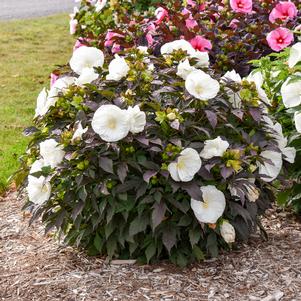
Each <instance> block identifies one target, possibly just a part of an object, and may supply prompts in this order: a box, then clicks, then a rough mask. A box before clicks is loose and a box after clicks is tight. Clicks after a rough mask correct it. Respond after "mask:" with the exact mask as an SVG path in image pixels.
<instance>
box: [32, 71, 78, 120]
mask: <svg viewBox="0 0 301 301" xmlns="http://www.w3.org/2000/svg"><path fill="white" fill-rule="evenodd" d="M75 81H76V78H75V77H72V76H65V77H61V78H59V79H58V80H57V81H56V82H55V83H54V85H53V86H52V87H51V88H50V90H47V89H46V88H44V89H43V90H42V91H41V92H40V94H39V96H38V98H37V106H36V110H35V117H38V116H44V115H45V114H46V113H47V112H48V110H49V109H50V107H52V106H54V105H55V103H56V102H57V100H58V96H59V94H60V93H62V94H64V93H65V92H67V90H68V88H69V87H70V86H71V85H73V84H74V83H75Z"/></svg>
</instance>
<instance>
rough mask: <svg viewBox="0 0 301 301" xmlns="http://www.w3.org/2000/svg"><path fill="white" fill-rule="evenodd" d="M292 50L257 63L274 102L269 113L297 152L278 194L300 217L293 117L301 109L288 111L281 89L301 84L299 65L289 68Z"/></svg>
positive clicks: (299, 139)
mask: <svg viewBox="0 0 301 301" xmlns="http://www.w3.org/2000/svg"><path fill="white" fill-rule="evenodd" d="M289 54H290V49H287V50H286V51H283V52H281V53H279V54H278V53H273V54H271V55H269V56H267V57H263V58H261V59H260V60H257V61H254V62H253V64H254V67H255V68H256V71H258V72H261V73H262V74H263V77H264V84H263V87H264V89H265V91H266V92H267V94H268V95H269V98H270V99H271V102H272V103H271V107H270V108H269V110H270V113H271V114H273V115H274V116H275V118H276V119H277V120H278V121H279V122H280V123H281V125H282V128H283V129H284V131H285V134H286V135H287V136H289V141H290V145H292V146H294V147H295V148H296V150H297V156H296V160H295V163H294V164H293V165H290V166H289V167H288V174H289V178H288V179H287V181H286V182H285V185H284V186H283V187H282V191H281V192H280V193H279V194H278V196H277V199H278V203H279V204H280V205H283V206H287V205H292V206H293V208H294V209H295V210H296V211H297V212H299V213H301V135H300V133H298V132H297V131H296V127H295V122H294V114H295V113H297V112H299V111H300V108H301V107H300V105H298V106H295V107H293V108H286V107H285V105H284V103H283V98H282V94H281V87H282V86H283V84H284V83H285V82H286V80H287V79H288V78H289V77H290V78H292V79H291V82H294V81H300V79H301V77H300V73H299V72H300V70H301V66H300V63H299V64H297V65H296V66H294V67H293V68H290V67H289V66H288V63H287V61H288V58H289Z"/></svg>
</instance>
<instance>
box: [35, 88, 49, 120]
mask: <svg viewBox="0 0 301 301" xmlns="http://www.w3.org/2000/svg"><path fill="white" fill-rule="evenodd" d="M47 101H48V92H47V90H46V88H44V89H43V90H42V91H41V92H40V94H39V96H38V98H37V106H36V110H35V116H34V117H37V116H44V115H45V114H46V113H47V111H48V110H49V106H48V104H47Z"/></svg>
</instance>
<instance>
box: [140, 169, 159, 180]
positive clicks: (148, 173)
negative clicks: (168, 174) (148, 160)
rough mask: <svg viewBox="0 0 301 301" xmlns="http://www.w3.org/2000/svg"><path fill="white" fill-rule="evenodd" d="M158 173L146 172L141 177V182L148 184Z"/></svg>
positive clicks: (153, 171)
mask: <svg viewBox="0 0 301 301" xmlns="http://www.w3.org/2000/svg"><path fill="white" fill-rule="evenodd" d="M157 173H158V172H157V171H155V170H148V171H147V172H146V173H144V175H143V180H144V181H145V182H146V183H149V180H150V179H151V178H152V177H153V176H155V175H156V174H157Z"/></svg>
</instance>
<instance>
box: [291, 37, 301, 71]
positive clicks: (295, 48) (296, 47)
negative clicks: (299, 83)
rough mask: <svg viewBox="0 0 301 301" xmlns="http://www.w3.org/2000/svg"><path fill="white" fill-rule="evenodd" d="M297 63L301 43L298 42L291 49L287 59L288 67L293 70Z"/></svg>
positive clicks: (300, 56) (299, 59) (300, 53)
mask: <svg viewBox="0 0 301 301" xmlns="http://www.w3.org/2000/svg"><path fill="white" fill-rule="evenodd" d="M299 62H301V42H298V43H296V44H295V45H293V46H292V47H291V50H290V56H289V58H288V66H289V67H290V68H293V67H295V66H296V65H297V64H298V63H299Z"/></svg>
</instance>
